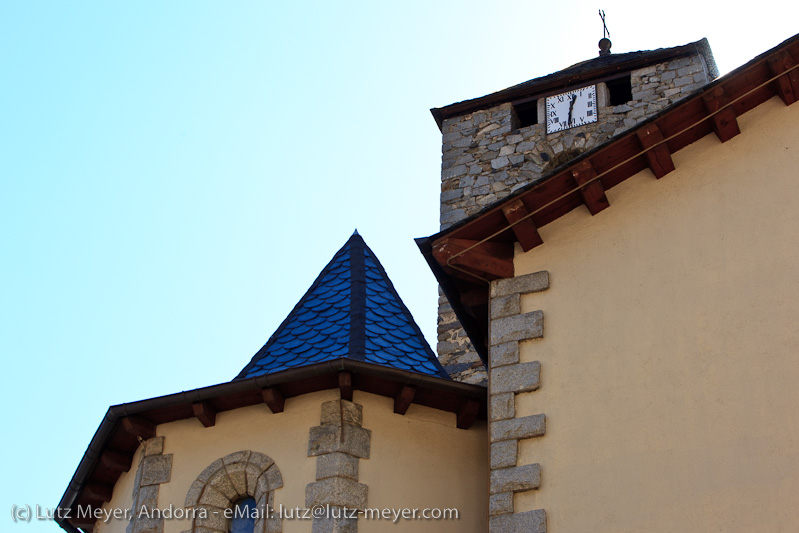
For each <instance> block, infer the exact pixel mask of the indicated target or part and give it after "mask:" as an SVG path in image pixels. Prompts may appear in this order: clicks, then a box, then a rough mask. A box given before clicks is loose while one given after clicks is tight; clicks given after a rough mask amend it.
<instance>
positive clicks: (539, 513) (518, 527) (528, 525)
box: [488, 509, 547, 533]
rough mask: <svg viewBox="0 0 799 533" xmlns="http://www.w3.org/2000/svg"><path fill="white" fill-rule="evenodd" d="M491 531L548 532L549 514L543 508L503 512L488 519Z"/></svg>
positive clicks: (500, 532)
mask: <svg viewBox="0 0 799 533" xmlns="http://www.w3.org/2000/svg"><path fill="white" fill-rule="evenodd" d="M488 531H489V533H518V532H519V531H524V532H525V533H546V532H547V514H546V511H544V510H543V509H536V510H535V511H526V512H524V513H516V514H503V515H499V516H492V517H491V518H489V519H488Z"/></svg>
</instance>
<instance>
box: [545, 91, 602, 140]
mask: <svg viewBox="0 0 799 533" xmlns="http://www.w3.org/2000/svg"><path fill="white" fill-rule="evenodd" d="M596 115H597V109H596V85H589V86H588V87H582V88H580V89H575V90H573V91H569V92H566V93H563V94H556V95H555V96H548V97H547V133H554V132H556V131H562V130H565V129H569V128H573V127H575V126H582V125H583V124H590V123H591V122H596Z"/></svg>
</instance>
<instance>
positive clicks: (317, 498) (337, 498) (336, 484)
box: [305, 477, 369, 510]
mask: <svg viewBox="0 0 799 533" xmlns="http://www.w3.org/2000/svg"><path fill="white" fill-rule="evenodd" d="M368 492H369V487H368V486H367V485H364V484H363V483H358V482H357V481H353V480H351V479H347V478H343V477H331V478H328V479H323V480H322V481H314V482H313V483H308V485H307V486H306V487H305V506H306V507H308V508H312V507H314V506H317V505H332V506H335V507H346V508H348V509H358V510H363V509H365V508H366V501H367V496H368Z"/></svg>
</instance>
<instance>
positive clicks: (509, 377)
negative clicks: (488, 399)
mask: <svg viewBox="0 0 799 533" xmlns="http://www.w3.org/2000/svg"><path fill="white" fill-rule="evenodd" d="M540 379H541V363H539V362H538V361H533V362H532V363H521V364H516V365H509V366H501V367H499V368H492V369H491V394H502V393H504V392H530V391H534V390H536V389H537V388H538V386H539V384H540Z"/></svg>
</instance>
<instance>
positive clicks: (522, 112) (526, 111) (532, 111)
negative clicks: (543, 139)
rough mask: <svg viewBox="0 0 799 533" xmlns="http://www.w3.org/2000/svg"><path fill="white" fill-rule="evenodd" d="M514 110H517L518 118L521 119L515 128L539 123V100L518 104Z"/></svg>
mask: <svg viewBox="0 0 799 533" xmlns="http://www.w3.org/2000/svg"><path fill="white" fill-rule="evenodd" d="M513 110H514V111H516V118H517V119H518V120H519V123H518V126H516V127H515V128H514V129H518V128H524V127H525V126H532V125H533V124H538V100H533V101H532V102H525V103H523V104H516V105H514V106H513Z"/></svg>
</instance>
